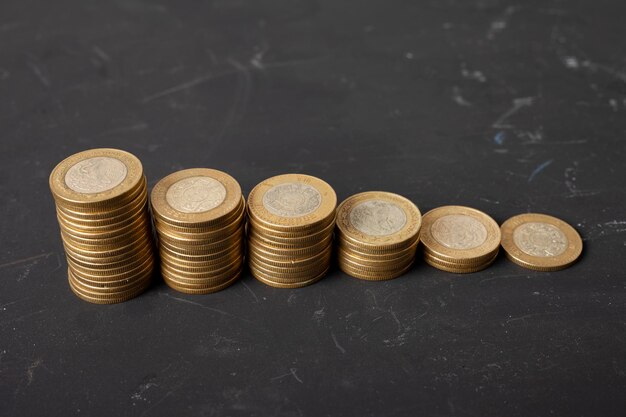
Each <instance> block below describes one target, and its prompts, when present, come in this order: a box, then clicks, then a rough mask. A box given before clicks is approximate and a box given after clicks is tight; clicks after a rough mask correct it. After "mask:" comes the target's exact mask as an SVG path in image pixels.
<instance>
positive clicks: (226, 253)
mask: <svg viewBox="0 0 626 417" xmlns="http://www.w3.org/2000/svg"><path fill="white" fill-rule="evenodd" d="M243 253H244V245H243V242H241V243H239V244H237V245H233V246H232V247H231V248H228V250H223V251H220V252H214V253H211V254H210V255H207V256H196V257H195V258H192V259H189V257H185V258H181V256H180V254H177V253H172V252H168V251H167V250H166V249H165V248H163V247H161V248H159V255H160V256H161V258H166V259H167V260H168V261H169V262H170V263H175V264H178V265H189V266H192V265H197V266H209V265H214V264H216V263H219V262H221V261H222V260H224V259H226V258H233V257H237V256H243Z"/></svg>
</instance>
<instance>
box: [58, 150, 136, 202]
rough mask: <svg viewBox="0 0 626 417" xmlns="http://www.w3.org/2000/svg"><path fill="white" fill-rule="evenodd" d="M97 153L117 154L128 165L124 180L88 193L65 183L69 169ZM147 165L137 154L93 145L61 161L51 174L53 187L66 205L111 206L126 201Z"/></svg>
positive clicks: (99, 155)
mask: <svg viewBox="0 0 626 417" xmlns="http://www.w3.org/2000/svg"><path fill="white" fill-rule="evenodd" d="M94 157H109V158H114V159H117V160H119V161H120V162H122V163H123V164H124V165H126V169H127V172H126V177H125V178H124V179H123V180H122V181H121V183H120V184H118V185H116V186H115V187H113V188H112V189H110V190H106V191H103V192H100V193H91V194H85V193H80V192H76V191H74V190H72V189H71V188H69V187H68V186H67V184H66V183H65V175H66V174H67V172H68V170H69V169H70V168H71V167H73V166H74V165H76V164H77V163H79V162H80V161H83V160H85V159H89V158H94ZM142 178H143V167H142V166H141V161H140V160H139V159H138V158H137V157H136V156H134V155H132V154H130V153H128V152H125V151H121V150H119V149H109V148H101V149H90V150H88V151H83V152H79V153H76V154H74V155H71V156H69V157H67V158H65V159H64V160H63V161H61V162H60V163H59V164H58V165H57V166H56V167H55V168H54V169H53V170H52V173H51V174H50V179H49V183H50V190H51V191H52V194H53V195H54V198H55V200H56V201H57V202H60V203H61V204H63V205H67V206H71V207H76V208H78V209H80V208H98V207H103V206H107V205H108V206H111V205H113V204H115V203H116V202H118V201H123V200H124V199H125V198H126V197H128V195H129V194H130V193H132V191H134V190H135V188H136V187H137V186H138V185H139V184H140V183H141V180H142Z"/></svg>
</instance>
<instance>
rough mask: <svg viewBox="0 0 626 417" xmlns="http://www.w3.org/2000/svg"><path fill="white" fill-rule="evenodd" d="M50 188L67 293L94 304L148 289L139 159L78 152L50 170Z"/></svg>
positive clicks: (149, 251)
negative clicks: (55, 213)
mask: <svg viewBox="0 0 626 417" xmlns="http://www.w3.org/2000/svg"><path fill="white" fill-rule="evenodd" d="M50 189H51V191H52V195H53V196H54V200H55V202H56V211H57V218H58V220H59V226H60V227H61V237H62V239H63V245H64V246H65V254H66V256H67V263H68V280H69V284H70V288H71V289H72V291H73V292H74V293H75V294H76V295H77V296H78V297H80V298H82V299H84V300H86V301H89V302H92V303H98V304H112V303H118V302H122V301H126V300H128V299H130V298H133V297H135V296H137V295H139V294H140V293H142V292H143V291H144V290H145V289H146V288H147V287H148V286H149V285H150V281H151V277H152V271H153V268H154V250H153V249H154V248H153V245H152V243H153V242H152V230H151V225H150V218H149V214H148V205H147V201H148V191H147V187H146V179H145V177H144V175H143V168H142V166H141V162H140V161H139V159H137V158H136V157H135V156H133V155H131V154H129V153H127V152H124V151H120V150H116V149H92V150H89V151H84V152H80V153H77V154H75V155H72V156H70V157H68V158H67V159H65V160H64V161H62V162H61V163H60V164H59V165H57V166H56V168H54V170H53V171H52V174H51V175H50Z"/></svg>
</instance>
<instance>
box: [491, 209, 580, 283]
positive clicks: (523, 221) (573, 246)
mask: <svg viewBox="0 0 626 417" xmlns="http://www.w3.org/2000/svg"><path fill="white" fill-rule="evenodd" d="M501 231H502V247H503V248H504V251H505V252H506V256H507V258H509V259H510V260H511V261H513V262H515V263H516V264H518V265H520V266H523V267H524V268H528V269H534V270H536V271H558V270H560V269H564V268H567V267H568V266H570V265H571V264H573V263H574V262H576V259H578V257H579V256H580V254H581V253H582V250H583V241H582V239H581V238H580V235H579V234H578V232H576V230H575V229H574V228H573V227H572V226H570V225H569V224H567V223H565V222H564V221H562V220H559V219H557V218H556V217H552V216H548V215H546V214H536V213H527V214H520V215H517V216H514V217H511V218H510V219H508V220H507V221H505V222H504V223H503V224H502V227H501Z"/></svg>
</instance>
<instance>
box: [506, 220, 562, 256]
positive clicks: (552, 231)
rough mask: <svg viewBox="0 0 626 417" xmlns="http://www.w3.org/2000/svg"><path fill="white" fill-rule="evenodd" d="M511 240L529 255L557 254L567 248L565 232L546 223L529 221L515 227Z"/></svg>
mask: <svg viewBox="0 0 626 417" xmlns="http://www.w3.org/2000/svg"><path fill="white" fill-rule="evenodd" d="M513 241H514V242H515V244H516V245H517V247H519V248H520V249H521V250H522V251H523V252H524V253H527V254H528V255H530V256H539V257H550V256H559V255H560V254H562V253H563V252H565V250H566V249H567V245H568V241H567V237H566V236H565V234H564V233H563V232H562V231H561V230H559V228H557V227H556V226H553V225H551V224H548V223H539V222H530V223H524V224H522V225H520V226H519V227H517V228H516V229H515V231H514V232H513Z"/></svg>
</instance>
